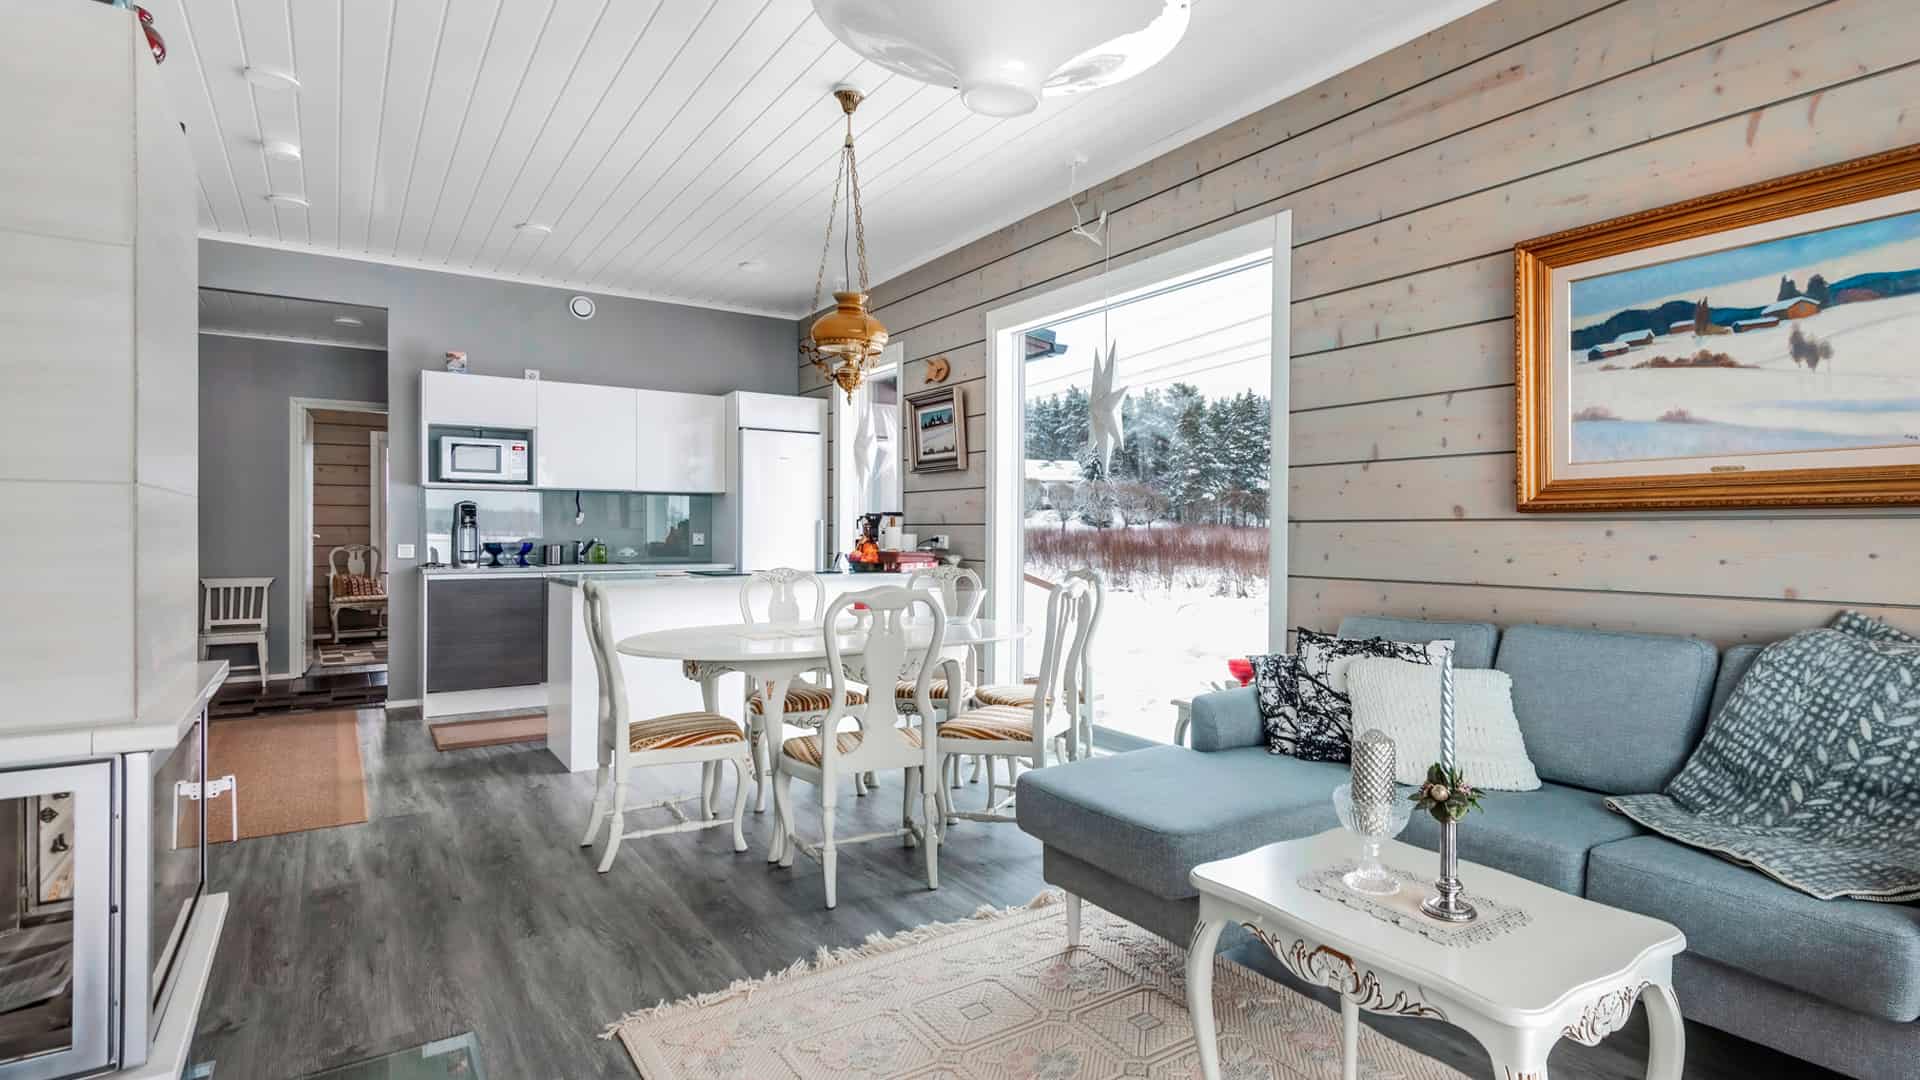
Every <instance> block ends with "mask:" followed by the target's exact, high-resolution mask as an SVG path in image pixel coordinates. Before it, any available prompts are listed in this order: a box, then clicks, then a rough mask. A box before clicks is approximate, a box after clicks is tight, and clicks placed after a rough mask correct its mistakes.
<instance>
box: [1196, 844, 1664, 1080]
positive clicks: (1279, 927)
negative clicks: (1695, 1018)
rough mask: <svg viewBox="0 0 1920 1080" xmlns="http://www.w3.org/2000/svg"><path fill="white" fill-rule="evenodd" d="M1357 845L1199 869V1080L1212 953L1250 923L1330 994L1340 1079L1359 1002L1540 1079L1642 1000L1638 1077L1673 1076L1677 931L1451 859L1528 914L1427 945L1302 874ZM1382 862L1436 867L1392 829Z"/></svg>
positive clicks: (1350, 1058)
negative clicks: (1226, 934) (1643, 1046)
mask: <svg viewBox="0 0 1920 1080" xmlns="http://www.w3.org/2000/svg"><path fill="white" fill-rule="evenodd" d="M1462 827H1463V828H1471V827H1472V826H1471V822H1470V821H1469V823H1468V824H1467V825H1464V826H1462ZM1356 853H1357V848H1356V841H1355V839H1354V838H1353V837H1352V836H1351V835H1350V834H1348V833H1347V832H1345V831H1344V830H1340V829H1334V830H1331V831H1329V832H1324V833H1321V834H1320V835H1318V836H1311V837H1307V838H1306V839H1304V840H1289V841H1286V842H1284V843H1279V844H1269V845H1267V846H1266V847H1263V848H1260V849H1258V850H1255V851H1249V852H1247V853H1246V854H1245V855H1238V856H1235V857H1234V858H1231V859H1221V860H1220V861H1218V862H1210V863H1204V864H1202V865H1200V866H1197V867H1195V868H1194V870H1193V873H1192V875H1191V880H1192V882H1193V885H1194V887H1195V888H1196V889H1198V890H1199V891H1200V923H1199V925H1198V926H1196V927H1194V931H1193V944H1192V947H1191V951H1190V952H1189V953H1188V956H1187V1006H1188V1010H1189V1011H1190V1012H1191V1013H1192V1015H1193V1026H1194V1032H1195V1036H1196V1040H1197V1042H1198V1044H1199V1049H1200V1067H1201V1071H1202V1073H1203V1074H1204V1075H1205V1077H1206V1080H1219V1077H1220V1053H1219V1047H1218V1044H1217V1041H1216V1033H1215V1031H1214V1026H1213V953H1214V948H1215V946H1216V945H1217V944H1218V943H1219V941H1220V932H1221V931H1222V930H1223V929H1225V928H1226V926H1227V924H1228V923H1240V924H1242V925H1244V926H1246V927H1247V928H1248V929H1249V930H1250V931H1252V932H1253V934H1254V936H1255V937H1257V938H1259V939H1260V940H1261V941H1262V942H1264V943H1265V944H1266V945H1267V947H1268V948H1270V949H1272V950H1273V953H1274V955H1275V956H1276V957H1278V958H1279V959H1280V962H1281V963H1283V964H1285V965H1286V966H1287V968H1288V970H1290V971H1292V972H1293V973H1294V974H1295V975H1297V976H1299V977H1300V978H1301V979H1304V980H1305V981H1307V982H1310V983H1313V984H1315V985H1317V986H1324V987H1328V988H1330V989H1332V990H1335V991H1338V992H1339V994H1340V1018H1341V1022H1342V1027H1343V1029H1344V1040H1343V1041H1344V1043H1345V1055H1344V1061H1345V1072H1344V1075H1345V1076H1346V1078H1347V1080H1354V1076H1355V1073H1356V1060H1355V1050H1356V1042H1357V1039H1358V1037H1359V1028H1360V1010H1361V1009H1366V1010H1368V1011H1370V1012H1378V1013H1387V1014H1390V1015H1394V1016H1413V1017H1420V1018H1423V1019H1429V1020H1444V1021H1446V1022H1448V1023H1451V1024H1454V1025H1456V1026H1458V1027H1461V1028H1464V1029H1465V1030H1466V1031H1468V1032H1469V1033H1471V1034H1472V1035H1473V1036H1474V1038H1476V1039H1478V1040H1480V1044H1481V1045H1482V1046H1484V1047H1486V1048H1487V1052H1488V1053H1489V1054H1490V1055H1491V1056H1492V1057H1493V1070H1494V1076H1495V1077H1496V1078H1498V1080H1546V1076H1547V1053H1548V1052H1549V1051H1551V1050H1552V1049H1553V1046H1554V1044H1555V1043H1557V1042H1559V1041H1560V1040H1561V1039H1563V1038H1567V1039H1573V1040H1575V1041H1576V1042H1581V1043H1585V1044H1587V1045H1588V1046H1593V1045H1596V1044H1598V1043H1599V1042H1600V1040H1601V1039H1603V1038H1605V1037H1606V1036H1608V1035H1609V1034H1611V1033H1613V1032H1614V1031H1616V1030H1618V1029H1619V1028H1620V1026H1621V1025H1622V1024H1624V1023H1625V1022H1626V1019H1627V1016H1628V1015H1629V1014H1630V1013H1632V1011H1633V1003H1634V1001H1635V1000H1636V999H1639V998H1645V999H1646V1002H1647V1019H1648V1022H1649V1026H1650V1028H1651V1046H1650V1048H1649V1051H1648V1055H1647V1077H1648V1080H1679V1077H1680V1068H1681V1064H1682V1062H1683V1061H1684V1060H1685V1058H1686V1032H1685V1028H1684V1027H1683V1025H1682V1023H1681V1019H1680V1005H1679V1002H1678V1001H1677V1000H1676V999H1675V998H1674V996H1673V958H1674V956H1675V955H1677V954H1678V953H1680V952H1681V951H1682V950H1684V949H1685V948H1686V947H1687V941H1686V938H1685V937H1684V936H1683V935H1682V934H1681V933H1680V931H1679V929H1678V928H1676V927H1674V926H1672V925H1670V924H1668V923H1664V922H1661V921H1660V920H1658V919H1650V918H1647V917H1646V916H1644V915H1635V914H1633V913H1632V912H1628V911H1621V910H1620V909H1618V908H1611V907H1607V906H1606V905H1604V904H1596V903H1594V902H1593V901H1591V900H1583V899H1581V898H1579V897H1577V896H1571V895H1568V894H1567V893H1563V892H1560V891H1558V890H1556V889H1550V888H1548V887H1546V886H1545V885H1540V884H1537V883H1535V882H1532V881H1528V880H1526V879H1525V878H1520V877H1515V876H1514V875H1512V874H1505V873H1501V872H1500V871H1498V870H1493V869H1489V868H1487V867H1484V866H1478V865H1475V864H1472V863H1468V862H1466V861H1464V860H1462V861H1461V863H1460V878H1461V880H1462V881H1464V882H1465V883H1466V886H1467V890H1468V893H1469V895H1476V894H1477V895H1480V896H1486V897H1491V898H1494V899H1497V900H1499V901H1502V902H1504V904H1505V905H1507V906H1509V907H1517V908H1520V909H1522V910H1524V911H1525V912H1526V913H1527V916H1528V919H1527V921H1526V922H1525V924H1524V925H1520V926H1517V927H1514V928H1512V929H1508V930H1506V931H1504V932H1502V933H1500V934H1498V935H1497V936H1492V937H1490V938H1489V939H1487V940H1480V941H1476V942H1475V943H1473V944H1462V943H1459V942H1458V941H1457V940H1449V941H1447V942H1441V941H1435V940H1429V939H1428V938H1427V937H1426V936H1423V935H1421V934H1419V933H1416V932H1414V931H1412V930H1409V929H1405V928H1402V927H1400V926H1396V925H1394V924H1393V923H1391V922H1387V921H1384V920H1382V919H1380V918H1378V917H1376V916H1375V915H1374V914H1371V913H1370V912H1369V911H1367V910H1365V909H1364V908H1361V907H1354V906H1349V905H1348V904H1345V903H1342V902H1340V901H1338V900H1334V899H1331V898H1329V897H1327V896H1324V895H1322V894H1321V893H1319V892H1317V891H1315V890H1314V889H1313V888H1311V887H1310V886H1308V885H1306V884H1303V883H1302V881H1303V879H1305V878H1308V877H1310V876H1312V875H1314V874H1317V873H1318V872H1319V871H1322V870H1324V869H1326V868H1327V867H1329V866H1332V865H1334V864H1336V863H1341V862H1347V861H1351V860H1352V859H1353V858H1354V856H1355V854H1356ZM1380 858H1381V861H1382V862H1384V863H1385V864H1387V865H1388V866H1390V867H1395V868H1399V869H1404V870H1410V871H1426V870H1437V869H1438V856H1436V855H1435V854H1433V853H1432V852H1430V851H1426V850H1423V849H1421V848H1416V847H1412V846H1409V845H1407V844H1402V843H1399V842H1397V841H1393V840H1389V841H1387V842H1386V843H1385V844H1384V845H1382V849H1381V852H1380Z"/></svg>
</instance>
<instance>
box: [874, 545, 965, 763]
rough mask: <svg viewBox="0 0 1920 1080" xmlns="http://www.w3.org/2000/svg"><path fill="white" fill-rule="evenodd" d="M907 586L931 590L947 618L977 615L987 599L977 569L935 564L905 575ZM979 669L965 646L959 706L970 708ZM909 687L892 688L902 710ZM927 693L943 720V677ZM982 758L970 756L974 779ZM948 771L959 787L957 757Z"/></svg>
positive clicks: (910, 696) (905, 684)
mask: <svg viewBox="0 0 1920 1080" xmlns="http://www.w3.org/2000/svg"><path fill="white" fill-rule="evenodd" d="M907 588H909V589H927V590H929V591H931V592H933V593H934V594H935V595H936V596H938V597H939V598H940V603H941V606H942V607H943V608H944V609H945V610H946V613H947V615H948V617H950V618H956V619H971V618H974V617H976V616H978V615H979V614H980V608H981V607H982V606H983V605H984V604H985V603H986V600H987V585H986V582H984V581H982V580H980V575H979V574H978V573H977V572H975V571H973V570H971V569H969V568H967V567H964V566H937V567H932V568H930V569H924V570H915V571H914V572H913V573H912V574H911V575H910V576H909V577H908V578H907ZM979 670H980V658H979V656H978V655H977V654H976V653H975V651H974V650H973V649H968V650H967V663H966V666H965V668H964V669H963V677H964V678H963V682H962V686H963V687H964V688H965V689H964V690H963V692H962V693H961V694H959V695H957V696H958V697H959V699H960V702H961V707H962V708H971V707H972V706H973V704H974V700H973V697H972V696H971V695H972V693H973V691H974V690H975V689H977V687H976V686H975V684H976V683H978V682H979V679H978V677H977V676H978V672H979ZM913 688H914V684H913V683H912V682H911V681H908V680H905V679H903V680H901V681H900V684H899V685H898V686H896V687H895V688H894V694H893V696H894V698H895V700H897V701H898V702H899V703H900V709H901V711H902V712H905V711H907V710H909V709H911V708H913ZM929 694H930V695H931V697H932V699H933V709H934V714H935V718H936V719H942V720H944V719H945V718H946V715H947V711H948V698H949V696H950V694H951V692H950V691H949V689H948V687H947V680H945V679H935V680H934V681H933V685H932V686H931V687H930V689H929ZM983 760H984V759H982V758H975V759H973V779H974V781H976V782H977V781H978V780H979V779H980V767H981V762H982V761H983ZM948 774H950V779H949V780H948V781H947V782H948V783H949V784H950V785H951V786H952V787H959V786H960V759H959V758H957V757H956V758H953V759H951V760H948V761H946V762H944V763H943V766H942V775H943V776H947V775H948Z"/></svg>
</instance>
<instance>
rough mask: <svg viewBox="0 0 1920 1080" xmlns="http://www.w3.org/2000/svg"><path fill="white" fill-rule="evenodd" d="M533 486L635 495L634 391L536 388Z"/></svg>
mask: <svg viewBox="0 0 1920 1080" xmlns="http://www.w3.org/2000/svg"><path fill="white" fill-rule="evenodd" d="M532 385H534V386H537V387H539V393H538V394H537V395H536V398H537V401H538V404H539V408H538V419H537V422H536V424H535V431H534V435H533V455H534V460H535V462H536V464H535V467H534V481H533V482H534V485H535V486H536V487H543V488H575V489H587V490H593V491H634V490H637V481H638V479H639V470H638V468H637V461H636V458H637V455H636V454H635V453H634V445H635V442H636V440H637V438H638V428H639V421H640V416H639V406H638V405H636V404H635V403H634V398H635V397H637V396H638V395H639V391H638V390H631V389H627V388H626V387H619V386H588V385H585V384H581V383H563V382H544V381H542V382H536V383H533V384H532Z"/></svg>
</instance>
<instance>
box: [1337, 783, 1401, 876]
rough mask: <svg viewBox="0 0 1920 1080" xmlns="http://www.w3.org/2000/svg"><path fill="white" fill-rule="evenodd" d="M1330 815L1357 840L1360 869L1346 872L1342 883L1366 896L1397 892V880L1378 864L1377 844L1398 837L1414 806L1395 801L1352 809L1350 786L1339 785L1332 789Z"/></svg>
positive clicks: (1351, 790) (1351, 789) (1378, 845)
mask: <svg viewBox="0 0 1920 1080" xmlns="http://www.w3.org/2000/svg"><path fill="white" fill-rule="evenodd" d="M1333 811H1334V813H1336V814H1338V815H1340V824H1341V825H1342V826H1344V827H1345V828H1346V830H1347V831H1348V832H1350V833H1352V834H1353V835H1355V836H1357V837H1359V838H1360V861H1359V865H1357V866H1355V867H1354V868H1353V869H1352V870H1349V871H1347V873H1346V874H1345V875H1343V876H1342V877H1341V879H1340V880H1341V882H1342V883H1343V884H1345V885H1346V887H1347V888H1349V889H1352V890H1353V891H1354V892H1357V893H1365V894H1366V895H1368V896H1392V895H1393V894H1394V893H1397V892H1399V891H1400V880H1399V879H1398V878H1396V877H1394V876H1393V874H1392V873H1391V872H1390V871H1388V870H1387V868H1386V867H1385V866H1382V865H1381V864H1380V844H1381V843H1382V842H1383V841H1386V840H1391V839H1393V838H1394V837H1396V836H1398V835H1400V830H1402V829H1404V828H1406V827H1407V819H1408V818H1410V817H1412V816H1413V804H1412V803H1410V802H1408V801H1407V800H1405V799H1400V798H1395V799H1392V800H1390V801H1388V802H1387V803H1385V804H1383V805H1382V804H1376V805H1372V806H1355V805H1354V803H1353V786H1352V785H1351V784H1341V785H1340V786H1339V787H1337V788H1334V789H1333Z"/></svg>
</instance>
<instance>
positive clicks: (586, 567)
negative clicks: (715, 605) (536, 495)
mask: <svg viewBox="0 0 1920 1080" xmlns="http://www.w3.org/2000/svg"><path fill="white" fill-rule="evenodd" d="M419 569H420V574H421V576H422V577H428V578H443V577H457V578H494V577H503V578H506V577H559V576H565V577H576V578H577V577H580V576H582V575H599V574H640V575H642V576H645V577H685V576H686V575H688V574H691V573H697V572H708V571H715V570H720V571H728V572H731V571H732V570H733V566H732V564H730V563H561V564H560V565H558V566H545V565H540V566H483V567H472V568H461V567H454V566H422V567H420V568H419Z"/></svg>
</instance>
